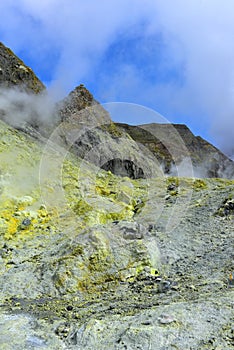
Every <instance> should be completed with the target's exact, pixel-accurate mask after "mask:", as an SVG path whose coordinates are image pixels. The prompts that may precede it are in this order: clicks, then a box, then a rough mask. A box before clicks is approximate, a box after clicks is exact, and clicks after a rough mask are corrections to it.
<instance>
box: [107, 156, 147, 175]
mask: <svg viewBox="0 0 234 350" xmlns="http://www.w3.org/2000/svg"><path fill="white" fill-rule="evenodd" d="M101 168H102V169H104V170H106V171H111V172H112V173H113V174H115V175H119V176H123V177H124V176H128V177H130V179H144V178H145V176H144V171H143V170H142V168H139V167H138V166H137V165H136V164H134V163H133V162H132V161H131V160H128V159H123V160H122V159H119V158H117V159H111V160H109V161H108V162H106V163H105V164H104V165H102V167H101Z"/></svg>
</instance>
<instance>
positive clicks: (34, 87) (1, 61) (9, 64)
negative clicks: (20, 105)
mask: <svg viewBox="0 0 234 350" xmlns="http://www.w3.org/2000/svg"><path fill="white" fill-rule="evenodd" d="M15 86H17V87H18V88H19V87H20V88H21V90H26V91H28V92H34V93H39V92H41V91H43V90H44V89H45V86H44V84H43V83H42V82H41V81H40V80H39V79H38V78H37V76H36V75H35V74H34V72H33V71H32V69H31V68H29V67H28V66H26V65H25V64H24V62H23V61H22V60H20V59H19V58H18V57H17V56H16V55H15V54H14V53H13V52H12V51H11V50H10V49H9V48H8V47H6V46H5V45H3V43H0V88H6V87H7V88H10V87H11V88H12V87H15Z"/></svg>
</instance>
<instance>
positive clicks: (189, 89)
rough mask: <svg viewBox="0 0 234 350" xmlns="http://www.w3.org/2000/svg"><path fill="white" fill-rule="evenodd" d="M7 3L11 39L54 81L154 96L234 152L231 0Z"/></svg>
mask: <svg viewBox="0 0 234 350" xmlns="http://www.w3.org/2000/svg"><path fill="white" fill-rule="evenodd" d="M0 11H1V23H0V35H1V40H2V41H3V42H4V43H5V44H7V45H9V46H10V47H11V48H12V49H13V50H14V51H15V52H16V53H17V54H18V55H20V56H21V57H24V59H25V61H26V60H27V61H26V63H27V64H30V65H31V66H32V68H33V69H34V71H35V72H36V73H37V74H38V75H39V77H40V78H42V79H43V80H44V81H45V82H46V83H47V85H48V84H49V85H51V86H54V85H56V86H57V85H60V86H61V87H63V89H64V90H65V91H66V92H68V91H69V90H71V89H72V88H73V87H74V86H75V85H78V84H79V83H80V82H84V83H85V84H87V86H88V87H90V88H91V90H92V91H93V93H94V94H95V96H96V97H97V98H99V99H100V98H101V100H103V101H105V102H110V101H126V102H135V103H139V104H144V105H146V106H148V107H151V108H154V109H156V110H158V111H159V112H160V113H161V114H164V115H165V116H166V118H167V119H169V120H171V121H172V122H186V123H187V124H188V125H189V126H192V129H193V130H200V131H201V132H202V131H203V132H204V133H205V131H206V130H207V133H210V136H211V135H213V137H214V141H215V143H216V145H218V146H219V147H221V149H222V150H223V151H224V152H225V153H227V154H228V155H229V156H233V157H234V142H233V139H234V131H233V130H234V40H233V36H234V4H233V2H232V1H231V0H226V1H225V2H224V1H221V0H200V1H198V0H190V1H186V0H174V1H173V2H172V1H162V0H158V1H155V0H118V1H117V0H102V1H101V2H97V1H94V0H87V1H82V0H77V1H73V0H40V1H34V0H18V1H17V2H16V1H14V0H7V1H6V0H3V1H1V3H0ZM48 72H49V73H48ZM136 122H140V121H136ZM141 122H144V121H141Z"/></svg>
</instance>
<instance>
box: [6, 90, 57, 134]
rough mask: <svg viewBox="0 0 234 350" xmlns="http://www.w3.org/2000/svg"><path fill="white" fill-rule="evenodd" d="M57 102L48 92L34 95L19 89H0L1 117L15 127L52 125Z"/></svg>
mask: <svg viewBox="0 0 234 350" xmlns="http://www.w3.org/2000/svg"><path fill="white" fill-rule="evenodd" d="M54 111H55V102H54V100H53V98H52V96H50V95H49V94H48V93H47V92H45V93H41V94H38V95H36V94H33V93H27V92H24V91H22V90H20V89H18V88H8V89H6V88H1V89H0V116H1V118H2V119H3V120H5V121H6V122H7V123H8V124H10V125H12V126H14V127H16V128H17V127H23V126H25V125H26V124H27V123H28V124H31V123H34V124H35V125H36V124H37V123H39V124H42V125H43V124H47V125H49V124H52V123H54V121H55V118H56V117H55V113H54Z"/></svg>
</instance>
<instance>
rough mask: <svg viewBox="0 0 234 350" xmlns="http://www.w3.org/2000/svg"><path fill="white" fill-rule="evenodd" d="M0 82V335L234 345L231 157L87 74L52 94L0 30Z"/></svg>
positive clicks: (46, 345) (22, 341)
mask: <svg viewBox="0 0 234 350" xmlns="http://www.w3.org/2000/svg"><path fill="white" fill-rule="evenodd" d="M0 86H1V87H0V111H1V113H0V115H1V119H0V194H1V201H0V286H1V288H0V300H1V303H0V305H1V307H0V313H1V318H0V320H1V321H0V349H9V350H11V349H12V350H13V349H14V350H15V349H25V350H31V349H37V348H38V349H40V348H41V349H48V350H58V349H59V350H60V349H61V350H62V349H71V350H73V349H74V350H75V349H77V350H112V349H113V350H118V349H119V350H120V349H121V350H122V349H128V350H133V349H134V350H135V349H141V350H149V349H159V350H162V349H168V350H172V349H194V350H195V349H202V350H203V349H204V350H205V349H216V350H218V349H233V348H234V333H233V306H234V305H233V304H234V282H233V281H234V279H233V273H234V265H233V246H234V232H233V220H234V180H233V175H234V164H233V161H232V160H230V159H228V158H227V157H226V156H225V155H224V154H223V153H222V152H220V151H219V150H218V149H217V148H215V147H214V146H212V145H211V144H210V143H208V142H207V141H205V140H203V139H202V138H201V137H199V136H195V135H193V133H192V132H191V131H190V130H189V129H188V127H187V126H186V125H177V124H175V125H168V124H165V125H164V124H146V125H140V126H132V125H127V124H120V123H115V122H113V121H112V119H111V116H110V115H109V113H108V112H107V111H106V110H105V109H104V108H103V107H102V106H101V105H100V104H99V102H98V101H96V100H95V99H94V97H93V96H92V94H91V93H90V92H89V91H88V90H87V89H86V87H85V86H84V85H82V84H81V85H79V86H78V87H76V88H75V89H74V90H73V91H72V92H71V93H70V94H69V95H68V96H67V97H66V98H65V99H63V100H62V101H60V102H58V103H56V104H55V105H53V106H51V105H49V104H48V102H47V101H48V95H47V91H46V88H45V86H44V85H43V83H42V82H40V80H39V79H38V78H37V77H36V75H35V74H34V73H33V71H32V70H31V69H30V68H29V67H27V65H25V64H24V63H23V62H22V61H21V60H20V59H19V58H18V57H17V56H16V55H15V54H14V53H13V52H12V51H11V50H10V49H8V48H6V47H5V46H4V45H3V44H1V45H0ZM9 101H10V102H9ZM47 105H48V109H47V108H45V106H46V107H47ZM38 106H39V107H38ZM45 116H46V117H45ZM188 169H190V170H191V171H190V173H189V172H188Z"/></svg>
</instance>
